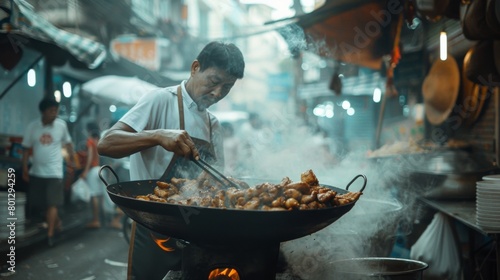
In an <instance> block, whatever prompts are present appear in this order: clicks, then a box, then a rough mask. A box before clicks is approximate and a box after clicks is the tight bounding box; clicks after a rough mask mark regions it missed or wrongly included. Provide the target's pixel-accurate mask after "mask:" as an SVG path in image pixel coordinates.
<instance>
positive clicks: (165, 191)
mask: <svg viewBox="0 0 500 280" xmlns="http://www.w3.org/2000/svg"><path fill="white" fill-rule="evenodd" d="M153 192H154V194H155V195H157V196H159V197H163V198H167V197H170V196H172V195H175V194H178V193H179V190H178V189H177V187H175V186H174V185H170V184H169V186H168V187H166V188H161V187H159V186H157V187H155V188H154V191H153Z"/></svg>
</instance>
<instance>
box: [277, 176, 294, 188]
mask: <svg viewBox="0 0 500 280" xmlns="http://www.w3.org/2000/svg"><path fill="white" fill-rule="evenodd" d="M290 183H292V180H290V178H288V177H285V178H283V179H282V180H281V183H279V185H278V186H279V187H284V186H286V185H288V184H290Z"/></svg>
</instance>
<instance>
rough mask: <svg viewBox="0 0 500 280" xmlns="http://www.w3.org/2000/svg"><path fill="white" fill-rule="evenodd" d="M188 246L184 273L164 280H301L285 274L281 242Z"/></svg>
mask: <svg viewBox="0 0 500 280" xmlns="http://www.w3.org/2000/svg"><path fill="white" fill-rule="evenodd" d="M184 245H185V246H184V247H183V249H182V268H181V270H180V271H170V272H169V273H168V274H167V275H166V276H165V278H164V279H166V280H170V279H172V280H173V279H178V280H199V279H206V280H253V279H262V280H277V279H278V280H300V279H299V278H297V277H293V276H292V275H290V274H287V273H284V272H286V270H285V269H283V268H284V266H286V261H285V260H284V258H282V257H281V255H280V243H256V242H253V243H251V244H250V243H249V244H245V243H242V244H241V243H240V244H234V243H230V244H217V245H215V244H203V245H198V244H193V243H189V242H185V243H184ZM280 257H281V258H280Z"/></svg>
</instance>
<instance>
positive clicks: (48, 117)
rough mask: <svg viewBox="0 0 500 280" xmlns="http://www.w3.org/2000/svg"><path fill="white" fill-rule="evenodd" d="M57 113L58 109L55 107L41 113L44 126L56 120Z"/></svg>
mask: <svg viewBox="0 0 500 280" xmlns="http://www.w3.org/2000/svg"><path fill="white" fill-rule="evenodd" d="M58 113H59V107H56V106H53V107H49V108H47V109H45V111H43V112H42V121H43V123H46V124H50V123H52V122H53V121H54V120H55V119H56V117H57V114H58Z"/></svg>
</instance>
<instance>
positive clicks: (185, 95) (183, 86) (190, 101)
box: [181, 80, 197, 109]
mask: <svg viewBox="0 0 500 280" xmlns="http://www.w3.org/2000/svg"><path fill="white" fill-rule="evenodd" d="M181 91H182V98H183V100H185V101H184V102H185V103H186V104H187V106H188V108H189V109H191V108H193V107H194V108H196V106H197V105H196V103H195V102H194V100H193V99H192V98H191V96H190V95H189V93H188V92H187V90H186V81H185V80H184V81H182V83H181Z"/></svg>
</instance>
